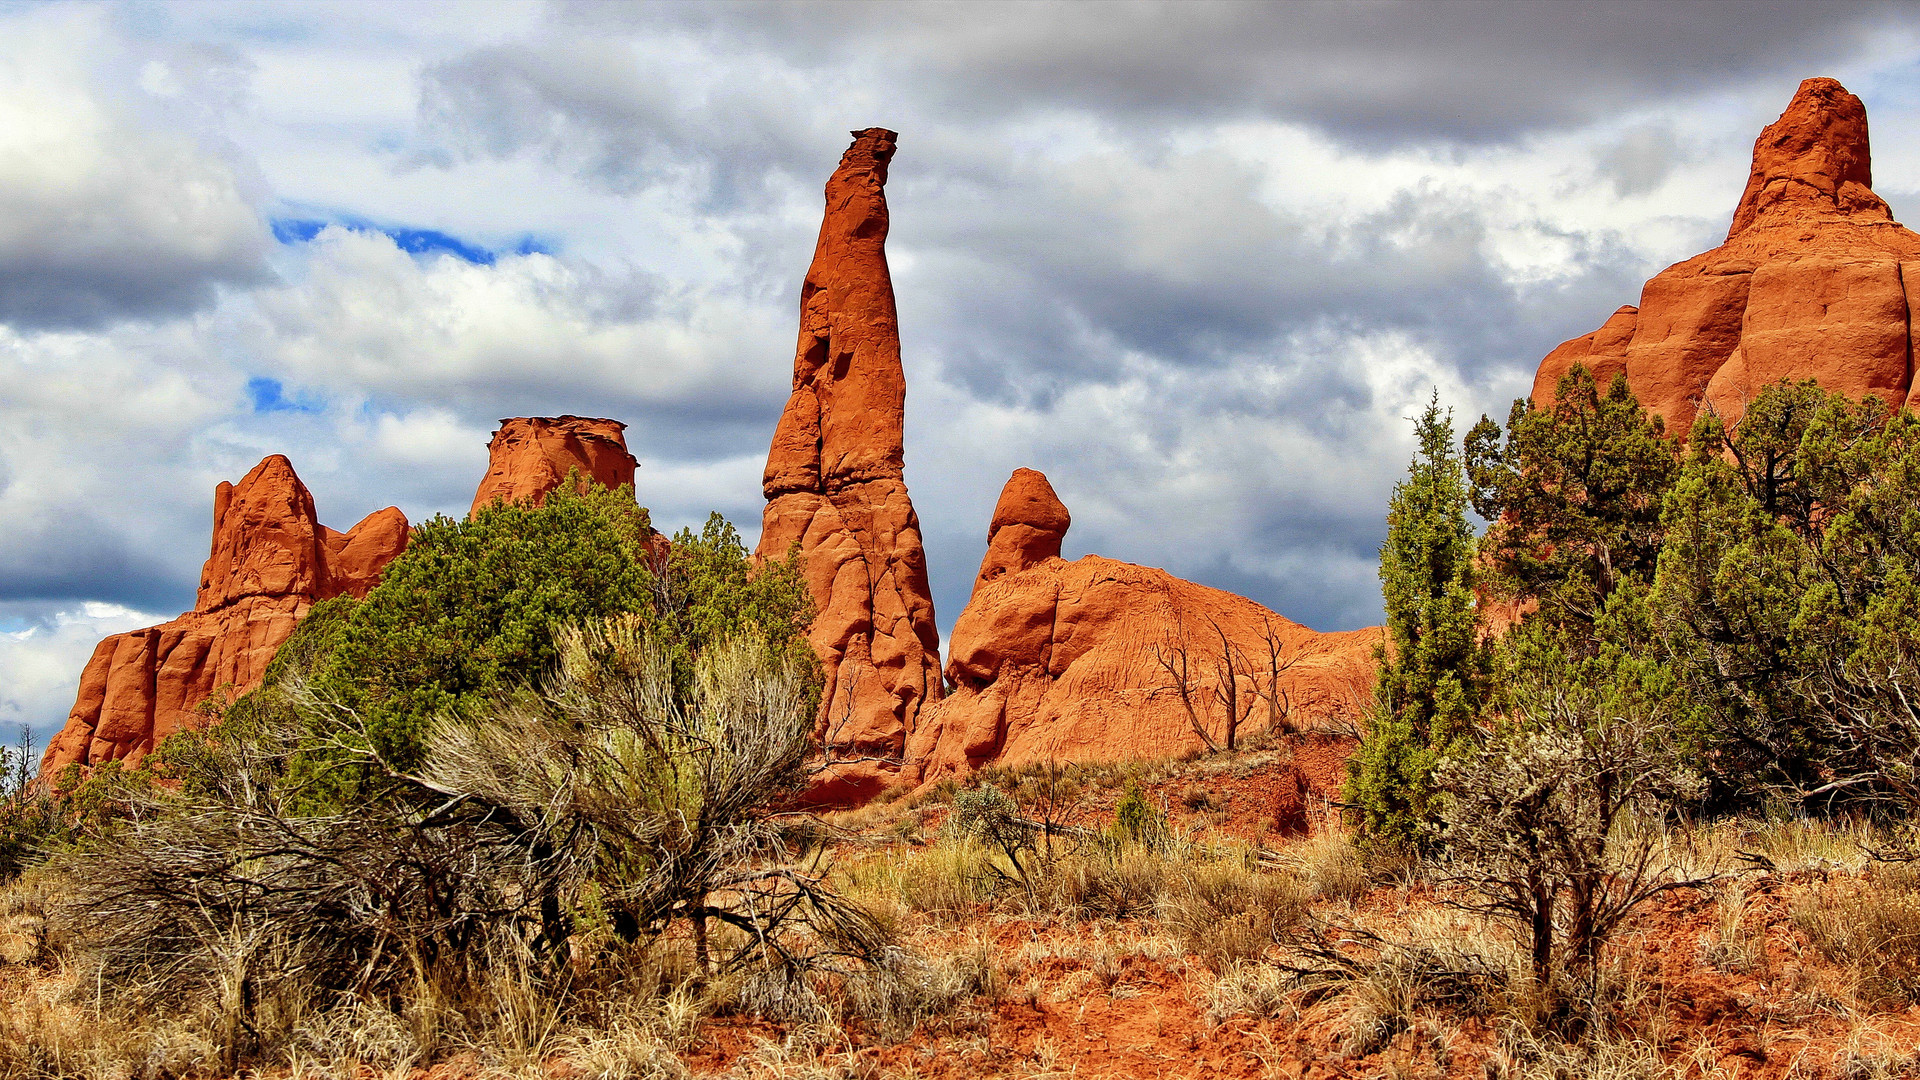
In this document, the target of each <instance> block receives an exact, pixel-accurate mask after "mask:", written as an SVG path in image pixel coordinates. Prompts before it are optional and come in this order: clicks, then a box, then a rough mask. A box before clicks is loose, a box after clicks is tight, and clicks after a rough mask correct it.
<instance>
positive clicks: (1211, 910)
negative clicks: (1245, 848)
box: [1160, 858, 1308, 971]
mask: <svg viewBox="0 0 1920 1080" xmlns="http://www.w3.org/2000/svg"><path fill="white" fill-rule="evenodd" d="M1175 865H1176V866H1177V870H1176V872H1175V873H1174V874H1172V875H1170V877H1171V880H1170V881H1169V882H1168V883H1167V885H1166V886H1165V887H1164V888H1163V890H1162V895H1161V900H1160V912H1161V920H1162V921H1163V922H1165V923H1166V925H1167V927H1168V928H1169V929H1170V930H1172V931H1173V932H1174V933H1175V934H1176V935H1178V937H1179V939H1180V944H1181V946H1182V947H1183V948H1184V949H1185V950H1186V951H1187V953H1188V954H1190V955H1193V956H1197V957H1199V958H1200V959H1201V960H1203V961H1205V962H1206V963H1207V965H1208V966H1210V967H1212V968H1213V969H1215V970H1216V971H1221V970H1225V969H1226V968H1227V967H1229V966H1231V965H1233V964H1235V963H1238V962H1240V961H1244V960H1252V959H1257V958H1259V957H1260V956H1262V955H1264V954H1265V953H1266V952H1267V951H1268V950H1269V949H1271V948H1273V947H1274V946H1275V945H1276V944H1278V943H1279V941H1280V939H1281V937H1282V936H1283V935H1284V934H1286V933H1287V932H1289V931H1290V930H1291V929H1292V928H1293V927H1294V926H1295V925H1296V924H1298V923H1299V922H1300V920H1301V919H1302V918H1304V917H1305V915H1306V910H1307V900H1308V893H1307V890H1306V888H1305V887H1304V886H1303V885H1302V884H1301V882H1300V880H1299V879H1298V878H1296V877H1294V876H1293V875H1291V874H1286V873H1269V872H1262V871H1261V870H1260V869H1259V868H1258V867H1256V866H1253V865H1251V864H1249V863H1247V862H1245V861H1243V860H1240V859H1235V858H1213V859H1196V860H1192V861H1189V862H1186V863H1183V864H1175Z"/></svg>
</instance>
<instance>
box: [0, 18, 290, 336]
mask: <svg viewBox="0 0 1920 1080" xmlns="http://www.w3.org/2000/svg"><path fill="white" fill-rule="evenodd" d="M104 21H105V16H104V13H103V12H101V11H99V10H97V9H93V10H89V9H81V10H79V11H77V12H76V11H74V10H71V9H55V10H52V11H35V12H29V13H26V14H22V15H15V16H13V17H11V18H3V17H0V40H5V41H6V42H7V46H6V48H5V50H4V53H0V322H10V323H12V324H14V325H15V326H18V327H87V326H98V325H102V324H105V323H110V322H112V321H114V320H116V319H121V318H128V317H156V316H165V315H173V314H179V313H182V312H185V311H190V310H193V309H196V308H200V307H204V306H205V305H206V304H208V303H210V302H211V301H212V299H213V297H214V294H215V288H216V286H219V285H223V284H226V285H241V286H244V285H250V284H258V283H260V282H261V281H263V280H265V279H266V276H267V267H266V262H265V251H266V248H267V245H268V243H269V240H268V237H267V232H266V229H265V226H264V224H263V222H262V221H261V219H260V216H259V214H258V212H257V211H256V210H255V208H254V206H253V205H252V203H251V201H250V200H249V199H248V198H247V197H246V195H245V194H244V193H243V186H244V181H243V178H242V177H241V176H240V175H239V174H238V172H237V171H236V169H235V168H234V166H233V164H232V163H231V162H230V161H228V160H226V159H224V158H222V157H221V156H219V155H218V154H215V153H213V152H211V151H210V150H209V148H208V147H207V146H205V145H203V144H202V142H201V141H200V140H199V139H197V138H195V137H194V135H193V134H191V133H189V132H186V131H182V130H165V129H159V128H155V127H152V126H149V125H147V124H145V123H143V122H142V119H141V118H140V117H139V116H138V115H137V112H138V102H130V101H128V100H126V99H127V97H129V96H132V95H143V94H144V96H147V97H157V96H172V97H177V96H179V95H180V94H182V93H183V92H184V89H183V87H182V85H181V84H180V83H179V81H178V79H177V78H176V73H175V72H174V71H173V70H172V69H171V68H168V67H167V66H166V65H164V64H162V63H161V62H159V61H157V60H156V61H149V62H148V64H147V65H145V66H143V67H142V68H141V69H140V70H141V71H143V72H144V73H145V75H144V77H138V76H136V78H135V79H133V80H126V81H125V82H123V83H122V84H121V85H117V86H116V85H113V82H114V79H115V75H114V71H113V67H112V64H111V61H112V59H113V58H114V57H115V54H116V52H117V51H118V50H117V48H116V43H115V42H114V41H113V40H111V39H110V38H108V36H107V35H106V32H105V30H104V29H103V26H102V24H103V23H104ZM135 81H141V82H146V83H148V84H151V85H153V86H155V87H156V88H157V89H159V90H160V91H162V94H160V95H153V94H145V93H144V92H143V91H141V90H139V89H138V88H137V86H135V85H132V83H133V82H135Z"/></svg>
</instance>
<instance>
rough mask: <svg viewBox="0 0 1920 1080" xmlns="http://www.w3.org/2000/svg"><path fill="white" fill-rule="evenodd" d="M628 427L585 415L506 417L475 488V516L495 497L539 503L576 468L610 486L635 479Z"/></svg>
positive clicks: (589, 478)
mask: <svg viewBox="0 0 1920 1080" xmlns="http://www.w3.org/2000/svg"><path fill="white" fill-rule="evenodd" d="M626 430H627V425H625V424H623V423H621V422H619V421H618V420H601V419H595V418H592V417H584V416H523V417H516V418H511V419H505V420H502V421H500V430H498V431H496V432H494V433H493V438H492V439H491V440H489V441H488V443H487V475H486V476H484V477H482V478H481V480H480V490H478V491H476V492H474V495H473V509H471V510H469V511H468V514H469V516H471V515H473V514H477V513H479V512H480V510H481V509H482V508H483V507H486V506H489V505H491V504H493V503H494V502H507V503H522V502H524V503H528V504H530V505H533V506H539V505H540V503H541V502H542V501H543V500H544V499H545V498H546V497H547V493H548V492H550V491H552V490H553V489H555V488H557V487H559V486H560V484H561V482H562V481H564V480H566V478H567V473H568V472H570V471H571V470H573V469H579V470H580V473H581V475H582V477H584V478H585V479H586V480H587V481H590V482H594V483H599V484H603V485H605V486H607V487H610V488H618V487H619V486H620V485H622V484H631V483H633V474H634V470H635V469H636V468H637V467H638V463H637V462H635V461H634V460H633V455H632V454H629V453H628V452H627V439H626V436H625V435H624V434H623V433H624V432H625V431H626Z"/></svg>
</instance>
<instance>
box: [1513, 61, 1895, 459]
mask: <svg viewBox="0 0 1920 1080" xmlns="http://www.w3.org/2000/svg"><path fill="white" fill-rule="evenodd" d="M1872 176H1873V173H1872V158H1871V154H1870V152H1869V149H1868V145H1867V111H1866V107H1865V106H1863V105H1862V104H1861V103H1860V99H1859V98H1857V97H1855V96H1853V95H1852V94H1850V93H1848V92H1847V90H1846V88H1845V87H1843V86H1841V85H1840V84H1839V83H1837V82H1835V81H1834V80H1832V79H1808V80H1807V81H1805V82H1803V83H1801V84H1800V88H1799V90H1798V92H1796V93H1795V94H1794V96H1793V100H1792V101H1791V102H1790V103H1789V104H1788V105H1787V108H1786V111H1785V112H1783V113H1781V115H1780V119H1778V120H1776V121H1775V122H1773V123H1772V124H1770V125H1768V126H1767V128H1766V129H1765V130H1764V131H1762V132H1761V133H1760V137H1759V138H1758V139H1757V140H1755V141H1754V144H1753V166H1752V169H1751V170H1750V172H1749V174H1748V179H1747V186H1746V190H1745V192H1744V193H1743V194H1742V195H1741V196H1740V203H1739V205H1738V206H1737V207H1736V208H1735V210H1734V214H1733V224H1732V227H1731V228H1730V229H1729V230H1728V233H1727V241H1726V243H1724V244H1722V245H1720V246H1719V247H1717V248H1714V249H1713V250H1712V251H1709V252H1706V253H1704V254H1701V255H1696V256H1694V257H1693V258H1691V259H1688V260H1687V261H1685V262H1682V263H1676V264H1675V265H1673V266H1670V267H1668V268H1667V269H1665V270H1663V271H1661V272H1660V273H1659V274H1657V275H1655V276H1654V278H1653V279H1652V280H1650V281H1648V282H1647V284H1646V287H1645V288H1644V289H1643V290H1642V291H1641V294H1640V304H1639V306H1638V307H1623V308H1621V309H1619V310H1618V311H1616V312H1614V313H1613V316H1612V317H1611V318H1609V319H1608V320H1607V322H1606V325H1604V326H1602V327H1601V328H1600V329H1599V330H1596V331H1594V332H1593V333H1592V334H1587V335H1584V336H1582V337H1578V338H1574V339H1573V340H1571V341H1568V342H1565V343H1563V344H1561V345H1560V346H1559V347H1558V348H1556V349H1554V350H1553V352H1551V353H1549V354H1548V355H1547V358H1546V359H1545V360H1543V361H1542V362H1541V364H1540V369H1539V372H1538V373H1537V374H1536V375H1535V377H1534V382H1533V400H1534V401H1535V402H1536V403H1539V404H1542V405H1545V404H1549V403H1551V402H1552V400H1553V394H1554V385H1555V384H1556V383H1557V382H1558V381H1559V379H1560V377H1561V376H1562V375H1564V374H1566V373H1567V371H1569V370H1570V369H1571V368H1572V367H1573V365H1574V364H1576V363H1581V364H1585V365H1586V366H1587V367H1588V369H1589V370H1591V371H1593V372H1594V374H1595V376H1596V378H1598V379H1599V380H1601V381H1603V382H1604V381H1606V380H1609V379H1611V378H1612V377H1613V375H1614V374H1615V373H1617V372H1625V373H1626V376H1627V383H1628V385H1629V386H1630V387H1632V389H1633V392H1634V394H1635V395H1636V396H1637V397H1639V399H1640V403H1641V404H1642V405H1644V406H1646V408H1647V411H1649V412H1651V413H1655V414H1658V415H1660V416H1664V417H1665V418H1666V421H1667V428H1668V430H1669V431H1670V432H1673V433H1676V434H1679V433H1683V432H1685V431H1686V430H1687V429H1688V428H1690V427H1691V426H1692V424H1693V419H1694V416H1695V415H1696V414H1697V413H1698V412H1699V411H1700V410H1701V409H1702V408H1711V409H1713V410H1714V411H1715V412H1717V413H1718V414H1719V415H1720V416H1721V417H1723V418H1724V419H1726V420H1728V421H1729V422H1731V421H1737V420H1738V419H1739V417H1740V416H1741V414H1742V413H1744V412H1745V410H1746V403H1747V402H1748V401H1751V400H1752V399H1753V397H1754V395H1756V394H1758V393H1759V392H1760V390H1761V388H1762V387H1764V386H1766V385H1767V384H1768V383H1773V382H1778V381H1780V380H1781V379H1805V378H1813V379H1817V380H1819V382H1820V384H1821V385H1822V386H1824V387H1826V388H1827V389H1829V390H1834V391H1839V392H1841V393H1844V394H1847V395H1849V396H1851V397H1863V396H1865V395H1868V394H1873V395H1876V396H1878V397H1879V398H1880V399H1881V400H1882V401H1886V402H1889V403H1892V404H1896V405H1898V404H1901V403H1906V402H1908V401H1909V396H1910V394H1911V392H1912V389H1913V383H1914V380H1913V372H1912V355H1913V341H1914V336H1915V334H1914V328H1913V307H1914V306H1915V305H1914V301H1915V299H1916V296H1917V295H1920V235H1916V234H1914V233H1913V232H1910V231H1908V230H1907V229H1905V228H1903V227H1902V226H1901V225H1900V224H1899V223H1898V222H1896V221H1894V220H1893V218H1892V217H1891V216H1890V213H1889V211H1888V208H1887V204H1886V203H1885V202H1884V201H1882V200H1881V198H1880V197H1879V196H1878V195H1875V194H1874V193H1873V190H1872V188H1871V187H1870V184H1871V182H1872Z"/></svg>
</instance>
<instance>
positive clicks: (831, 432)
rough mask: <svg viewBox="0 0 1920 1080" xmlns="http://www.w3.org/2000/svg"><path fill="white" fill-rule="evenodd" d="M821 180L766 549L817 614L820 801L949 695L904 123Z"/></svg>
mask: <svg viewBox="0 0 1920 1080" xmlns="http://www.w3.org/2000/svg"><path fill="white" fill-rule="evenodd" d="M853 134H854V140H853V145H852V146H850V147H848V148H847V152H846V153H845V154H844V155H843V156H842V157H841V159H840V166H839V168H837V169H836V170H834V173H833V176H832V178H831V179H829V180H828V181H827V186H826V213H825V216H824V218H823V220H822V221H821V224H820V238H819V241H818V243H817V244H816V245H815V247H814V255H813V263H812V265H811V266H810V267H808V269H807V276H806V280H805V281H804V283H803V284H802V285H801V288H800V336H799V343H798V345H797V347H796V349H795V351H794V363H793V394H792V396H791V397H789V398H788V399H787V405H786V409H785V411H784V412H783V413H782V414H781V417H780V422H779V425H778V426H777V427H776V428H775V430H774V435H773V445H772V446H771V448H770V449H769V450H768V453H767V469H766V474H765V478H764V485H763V486H764V490H765V493H766V497H767V508H766V513H765V516H764V518H763V520H762V524H761V534H760V544H759V548H758V550H757V551H756V556H757V557H759V558H762V559H780V558H784V557H785V556H786V555H787V553H788V552H789V551H790V550H794V549H796V547H797V550H798V552H799V555H800V558H801V561H802V564H803V566H804V570H805V574H806V580H807V585H808V588H809V590H810V591H811V592H812V594H813V600H814V604H815V606H816V608H817V609H818V615H817V616H816V618H815V619H814V622H813V626H812V629H811V630H810V631H809V634H808V636H809V638H810V640H811V641H812V643H813V647H814V651H815V652H816V653H817V654H818V655H819V657H820V661H821V663H822V665H823V666H824V668H825V673H826V680H827V686H826V693H825V695H824V700H823V702H822V706H821V719H820V732H819V734H820V737H821V738H822V740H823V742H824V743H825V744H826V746H827V750H828V754H829V757H830V758H839V759H847V758H863V759H869V760H866V761H862V762H860V763H857V764H848V765H843V766H839V767H835V768H833V769H832V770H830V771H829V772H828V773H827V774H824V778H823V780H822V781H821V783H819V784H818V785H816V788H815V792H814V795H815V797H816V798H820V799H847V798H853V797H858V796H860V795H863V794H867V793H870V792H872V791H874V790H877V789H878V788H879V787H880V786H882V785H883V784H885V783H887V782H888V781H889V780H890V779H891V776H892V773H893V770H894V769H895V768H897V766H898V762H899V759H900V756H901V754H902V752H903V751H904V749H905V746H906V739H907V735H908V733H909V732H911V731H912V730H913V728H914V726H915V724H916V722H917V721H918V719H919V716H920V713H921V710H922V708H923V707H924V706H925V705H926V704H927V703H928V702H931V701H935V700H937V699H938V698H939V696H940V655H939V648H940V636H939V631H938V630H937V629H936V628H935V626H934V620H933V599H932V590H931V589H930V588H929V587H928V584H927V559H926V553H925V551H924V550H923V548H922V545H921V539H920V520H919V518H918V517H917V516H916V515H915V514H914V511H913V502H912V500H911V499H909V498H908V496H907V486H906V483H905V481H904V480H903V468H904V457H903V454H902V448H901V445H902V438H903V432H902V419H903V416H904V414H905V411H906V393H907V389H906V375H905V372H904V371H903V370H902V368H901V365H900V329H899V319H898V316H897V315H896V313H895V310H894V300H893V281H892V278H891V277H890V276H889V274H888V272H887V253H886V240H887V200H886V194H885V191H884V187H885V185H886V182H887V165H888V162H889V161H890V160H891V158H892V157H893V151H894V140H895V138H896V136H895V134H894V133H893V132H891V131H887V130H885V129H884V128H868V129H866V130H865V131H857V132H854V133H853Z"/></svg>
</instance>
